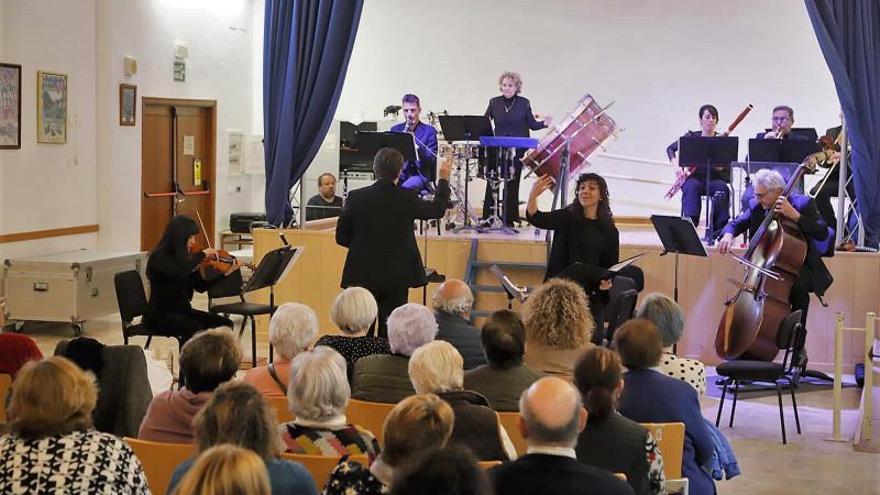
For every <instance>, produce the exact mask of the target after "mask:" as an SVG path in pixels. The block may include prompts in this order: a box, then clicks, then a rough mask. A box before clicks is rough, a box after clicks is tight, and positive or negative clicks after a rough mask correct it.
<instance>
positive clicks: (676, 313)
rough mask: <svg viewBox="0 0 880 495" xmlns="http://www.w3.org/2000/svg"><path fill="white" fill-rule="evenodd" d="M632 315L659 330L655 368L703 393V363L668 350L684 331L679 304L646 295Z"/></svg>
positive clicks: (682, 312)
mask: <svg viewBox="0 0 880 495" xmlns="http://www.w3.org/2000/svg"><path fill="white" fill-rule="evenodd" d="M636 318H644V319H646V320H651V322H653V323H654V325H656V326H657V329H658V330H659V331H660V340H661V341H662V342H663V356H662V357H661V358H660V365H659V368H658V370H657V371H659V372H661V373H663V374H664V375H667V376H671V377H672V378H677V379H679V380H681V381H683V382H685V383H687V384H688V385H690V386H691V387H694V389H695V390H696V391H697V393H698V394H700V396H703V395H704V394H705V393H706V365H704V364H703V363H701V362H699V361H697V360H696V359H688V358H683V357H678V356H676V355H675V354H673V352H672V346H674V345H675V344H677V343H678V340H679V339H680V338H681V334H682V333H683V332H684V311H682V310H681V307H679V306H678V304H676V302H675V301H673V300H672V299H670V298H668V297H666V296H664V295H663V294H659V293H654V294H649V295H648V297H646V298H645V300H644V301H642V305H641V306H639V310H638V312H637V313H636Z"/></svg>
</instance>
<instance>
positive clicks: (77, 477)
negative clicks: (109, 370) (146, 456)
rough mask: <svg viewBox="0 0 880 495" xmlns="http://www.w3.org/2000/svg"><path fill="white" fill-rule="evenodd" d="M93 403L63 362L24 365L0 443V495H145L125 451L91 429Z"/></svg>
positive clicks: (82, 381)
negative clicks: (0, 494) (0, 455)
mask: <svg viewBox="0 0 880 495" xmlns="http://www.w3.org/2000/svg"><path fill="white" fill-rule="evenodd" d="M97 397H98V392H97V390H96V388H95V382H94V378H93V377H92V376H91V375H89V374H87V373H85V372H84V371H82V370H80V369H79V368H78V367H77V366H76V365H75V364H73V363H72V362H70V361H68V360H67V359H65V358H62V357H57V356H56V357H50V358H48V359H44V360H42V361H36V362H30V363H28V364H26V365H25V366H24V368H22V370H21V371H20V372H19V374H18V376H17V377H16V379H15V382H14V383H13V384H12V396H11V400H10V403H9V409H8V412H9V419H10V423H9V433H7V434H5V435H2V436H0V452H3V453H4V455H3V456H2V458H0V493H9V494H24V493H27V494H41V493H47V494H48V493H51V494H65V493H107V494H149V493H150V491H149V489H148V488H147V481H146V478H145V477H144V471H143V468H142V467H141V463H140V461H138V459H137V457H135V456H134V453H132V451H131V449H129V448H128V445H126V444H125V442H123V441H122V440H121V439H119V438H117V437H115V436H113V435H111V434H109V433H102V432H99V431H96V430H94V429H93V428H92V410H93V409H94V408H95V402H96V401H97Z"/></svg>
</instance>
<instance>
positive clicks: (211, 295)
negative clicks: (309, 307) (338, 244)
mask: <svg viewBox="0 0 880 495" xmlns="http://www.w3.org/2000/svg"><path fill="white" fill-rule="evenodd" d="M295 253H296V248H291V247H283V248H278V249H275V250H272V251H269V252H268V253H266V255H265V256H263V259H262V260H260V264H259V265H258V266H257V268H256V269H255V270H254V273H253V275H251V278H249V279H248V281H247V283H246V284H244V285H243V286H242V285H241V275H240V274H239V275H238V276H236V277H232V276H230V280H231V281H225V280H224V281H222V282H219V283H216V284H214V285H213V286H211V288H209V289H208V311H210V312H212V313H218V314H224V315H241V316H242V317H243V318H242V320H241V327H240V328H239V330H238V337H239V338H241V336H242V335H243V334H244V327H245V325H246V324H247V322H248V321H250V322H251V362H252V364H253V366H254V367H256V366H257V321H256V317H257V316H259V315H271V314H273V313H275V310H276V309H277V306H275V284H277V283H278V281H279V280H280V279H281V277H282V276H283V275H284V273H285V271H286V270H287V265H288V264H289V263H290V261H291V260H292V259H293V256H294V254H295ZM236 281H237V283H236ZM267 287H268V288H269V304H260V303H252V302H248V301H247V299H245V294H247V293H248V292H253V291H256V290H260V289H265V288H267ZM232 296H238V297H239V299H240V301H239V302H234V303H227V304H216V305H215V304H213V300H214V299H217V298H220V297H232ZM271 358H272V356H271V349H270V356H269V359H270V360H271Z"/></svg>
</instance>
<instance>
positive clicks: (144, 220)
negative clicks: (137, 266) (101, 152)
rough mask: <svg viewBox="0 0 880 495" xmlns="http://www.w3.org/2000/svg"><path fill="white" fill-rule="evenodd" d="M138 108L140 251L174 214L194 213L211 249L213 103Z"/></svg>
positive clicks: (156, 102)
mask: <svg viewBox="0 0 880 495" xmlns="http://www.w3.org/2000/svg"><path fill="white" fill-rule="evenodd" d="M143 108H144V110H143V116H144V117H143V119H144V120H143V126H144V127H143V137H142V152H141V158H142V163H141V184H142V190H143V196H142V199H141V249H142V250H150V249H153V247H155V246H156V244H157V243H158V242H159V239H160V238H161V237H162V233H163V231H164V230H165V226H166V225H167V224H168V222H169V221H170V220H171V218H172V217H173V216H174V215H176V214H183V215H187V216H189V217H191V218H193V219H196V212H198V213H199V214H200V215H201V217H202V221H203V222H204V224H205V229H206V231H207V235H208V237H209V238H210V239H211V243H212V245H213V244H214V199H215V197H216V196H215V189H214V187H213V186H214V179H215V177H216V156H217V155H216V102H214V101H206V100H170V99H162V98H144V104H143ZM197 163H198V164H199V167H200V169H201V173H200V180H199V177H197V174H196V164H197ZM198 240H199V245H200V246H204V245H205V244H206V243H205V239H204V237H203V236H200V237H199V238H198Z"/></svg>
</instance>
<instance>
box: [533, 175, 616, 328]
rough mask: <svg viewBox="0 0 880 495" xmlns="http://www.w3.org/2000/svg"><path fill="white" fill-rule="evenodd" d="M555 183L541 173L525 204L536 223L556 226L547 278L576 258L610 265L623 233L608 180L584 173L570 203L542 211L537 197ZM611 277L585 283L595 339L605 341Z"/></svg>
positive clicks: (581, 260) (590, 262)
mask: <svg viewBox="0 0 880 495" xmlns="http://www.w3.org/2000/svg"><path fill="white" fill-rule="evenodd" d="M552 186H553V178H551V177H550V176H549V175H544V176H541V177H540V178H539V179H538V180H537V181H535V184H534V185H533V186H532V190H531V192H530V193H529V201H528V203H527V204H526V219H528V221H529V223H531V224H532V225H534V226H535V227H538V228H542V229H547V230H553V231H554V236H553V244H552V245H551V247H550V256H549V257H548V259H547V273H546V274H545V276H544V279H545V280H546V279H550V278H553V277H556V276H558V275H559V274H560V273H562V272H563V271H564V270H565V269H566V268H568V267H569V266H571V265H572V264H574V263H576V262H581V263H584V264H587V265H593V266H597V267H600V268H609V267H611V266H612V265H614V264H615V263H617V261H618V257H619V255H620V234H619V233H618V231H617V227H615V225H614V216H613V215H612V213H611V206H610V204H609V198H608V184H607V183H606V182H605V179H603V178H602V177H601V176H599V175H597V174H581V175H580V177H578V180H577V185H576V187H575V193H576V194H577V197H576V198H575V199H574V201H572V202H571V204H569V205H568V206H566V207H564V208H560V209H558V210H553V211H549V212H543V211H540V210H538V197H539V196H540V195H541V194H542V193H543V192H544V191H546V190H548V189H550V188H551V187H552ZM610 288H611V280H601V281H600V282H599V284H598V286H590V287H584V291H585V292H586V293H587V297H588V298H589V301H590V312H591V313H592V315H593V320H594V321H595V323H596V329H595V330H594V332H593V338H592V341H593V343H601V342H602V337H603V335H602V322H603V315H604V312H605V305H606V304H607V303H608V296H609V294H608V290H609V289H610Z"/></svg>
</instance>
